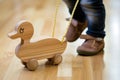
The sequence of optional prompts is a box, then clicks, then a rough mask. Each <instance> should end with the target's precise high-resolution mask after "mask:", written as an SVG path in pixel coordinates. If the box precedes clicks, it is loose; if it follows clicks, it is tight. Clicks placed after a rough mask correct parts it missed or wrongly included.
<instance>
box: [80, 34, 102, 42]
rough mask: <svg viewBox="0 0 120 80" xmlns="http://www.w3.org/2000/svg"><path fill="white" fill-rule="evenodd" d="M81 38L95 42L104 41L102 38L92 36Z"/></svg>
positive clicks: (82, 36)
mask: <svg viewBox="0 0 120 80" xmlns="http://www.w3.org/2000/svg"><path fill="white" fill-rule="evenodd" d="M80 38H81V39H86V40H95V41H102V40H103V38H100V37H97V38H95V37H92V36H89V35H83V34H82V35H80Z"/></svg>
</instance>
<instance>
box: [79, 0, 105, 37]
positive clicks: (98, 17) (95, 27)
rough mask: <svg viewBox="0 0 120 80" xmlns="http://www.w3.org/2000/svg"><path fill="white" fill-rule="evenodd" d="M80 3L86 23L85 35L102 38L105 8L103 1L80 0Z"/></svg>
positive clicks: (103, 34)
mask: <svg viewBox="0 0 120 80" xmlns="http://www.w3.org/2000/svg"><path fill="white" fill-rule="evenodd" d="M80 3H81V7H82V9H83V10H84V12H85V14H86V17H87V21H88V31H87V34H89V35H91V36H93V37H101V38H104V36H105V31H104V28H105V8H104V5H103V0H81V2H80Z"/></svg>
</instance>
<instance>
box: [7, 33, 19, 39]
mask: <svg viewBox="0 0 120 80" xmlns="http://www.w3.org/2000/svg"><path fill="white" fill-rule="evenodd" d="M8 37H10V38H11V39H15V38H18V37H19V35H18V34H17V31H13V32H11V33H8Z"/></svg>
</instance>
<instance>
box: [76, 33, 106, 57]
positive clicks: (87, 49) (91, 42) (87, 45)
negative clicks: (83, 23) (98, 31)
mask: <svg viewBox="0 0 120 80" xmlns="http://www.w3.org/2000/svg"><path fill="white" fill-rule="evenodd" d="M81 38H82V39H85V42H84V43H83V44H82V45H81V46H79V47H78V48H77V52H78V54H79V55H82V56H92V55H95V54H97V53H99V52H100V51H102V50H103V48H104V40H103V39H102V38H95V37H92V36H90V35H81Z"/></svg>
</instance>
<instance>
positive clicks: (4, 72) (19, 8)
mask: <svg viewBox="0 0 120 80" xmlns="http://www.w3.org/2000/svg"><path fill="white" fill-rule="evenodd" d="M104 2H105V6H106V10H107V11H106V13H107V17H106V34H107V36H106V38H105V43H106V45H105V49H104V51H103V52H101V53H99V54H98V55H96V56H92V57H82V56H77V53H76V51H75V50H76V48H77V46H79V45H80V44H82V42H83V40H80V39H79V40H77V41H76V42H74V43H68V45H67V49H66V50H65V52H64V53H63V55H62V56H63V61H62V63H61V64H60V65H58V66H51V65H46V64H45V62H46V59H45V60H40V61H39V67H38V68H37V70H36V71H34V72H31V71H28V70H27V69H25V68H24V66H23V65H22V64H21V62H20V60H19V59H18V58H17V57H16V56H15V47H16V45H18V44H19V42H20V40H19V39H16V40H11V39H9V38H8V36H7V33H9V32H11V31H12V30H13V29H14V27H15V25H16V23H17V22H18V21H20V20H23V19H27V20H29V21H30V22H32V24H33V25H34V29H35V33H34V36H33V37H32V39H31V41H34V40H40V39H41V36H42V35H44V36H46V37H45V38H48V37H51V34H52V28H53V23H54V22H53V21H54V19H53V17H54V13H55V5H54V4H55V0H35V1H33V0H0V80H120V77H119V75H120V49H119V45H120V42H119V41H120V15H119V13H120V9H119V8H120V5H119V0H104ZM58 15H59V16H58V18H57V28H56V34H55V38H57V39H59V40H61V39H62V36H63V34H64V32H65V30H66V28H67V25H68V22H67V21H65V18H66V17H69V14H68V10H67V7H66V5H65V4H64V3H63V2H62V4H61V5H60V10H59V13H58Z"/></svg>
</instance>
